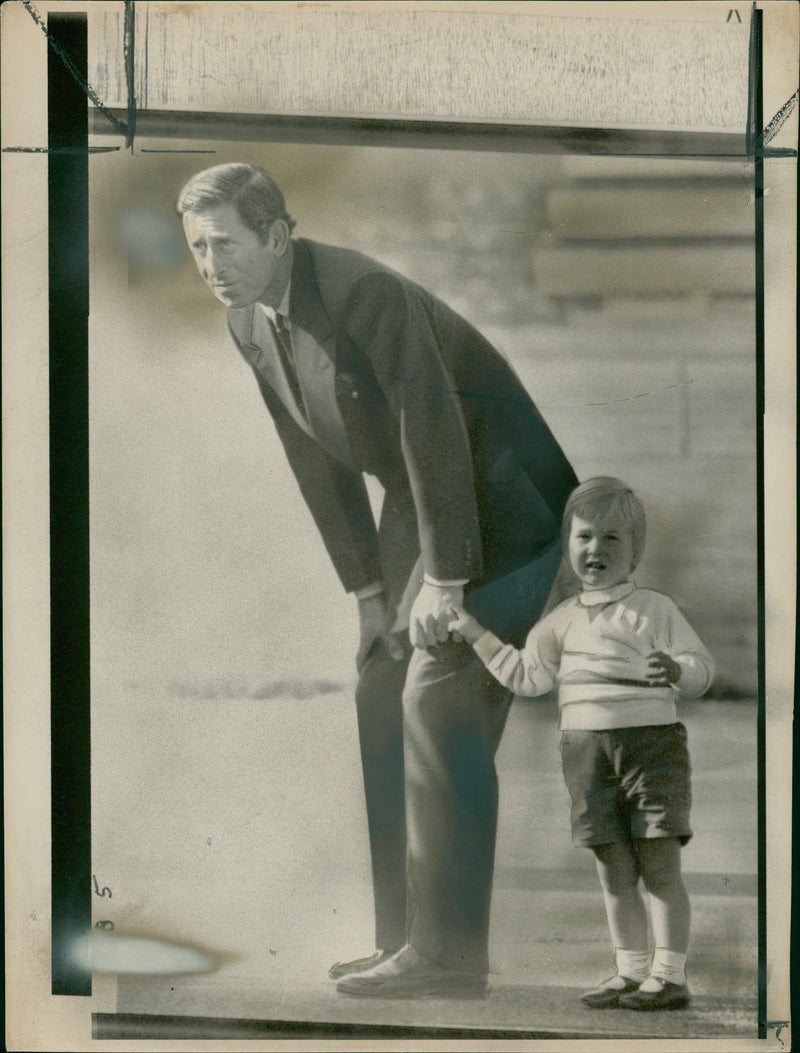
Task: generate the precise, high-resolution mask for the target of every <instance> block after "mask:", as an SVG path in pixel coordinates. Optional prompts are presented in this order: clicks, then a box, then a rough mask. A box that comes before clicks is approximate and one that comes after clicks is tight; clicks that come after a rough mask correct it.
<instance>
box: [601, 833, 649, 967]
mask: <svg viewBox="0 0 800 1053" xmlns="http://www.w3.org/2000/svg"><path fill="white" fill-rule="evenodd" d="M592 851H593V852H594V856H595V862H596V863H597V874H598V876H599V878H600V886H601V888H602V889H603V898H604V900H605V904H606V916H607V918H608V928H609V932H610V933H611V942H612V943H613V944H614V947H616V948H625V949H628V950H635V951H641V950H646V949H647V914H646V912H645V909H644V903H643V902H642V897H641V896H640V895H639V888H638V881H639V863H638V859H637V857H636V854H635V852H634V850H633V846H632V844H631V842H630V841H615V842H614V843H613V844H610V845H593V846H592Z"/></svg>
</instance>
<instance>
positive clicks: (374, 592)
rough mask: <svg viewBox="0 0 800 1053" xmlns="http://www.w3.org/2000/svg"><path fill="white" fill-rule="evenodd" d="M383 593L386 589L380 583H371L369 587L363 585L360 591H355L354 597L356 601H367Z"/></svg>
mask: <svg viewBox="0 0 800 1053" xmlns="http://www.w3.org/2000/svg"><path fill="white" fill-rule="evenodd" d="M385 591H386V587H385V585H384V584H383V582H382V581H373V582H372V584H371V585H365V586H364V587H363V588H362V589H356V591H355V597H356V599H357V600H369V599H371V598H372V597H373V596H379V595H380V594H381V593H382V592H385Z"/></svg>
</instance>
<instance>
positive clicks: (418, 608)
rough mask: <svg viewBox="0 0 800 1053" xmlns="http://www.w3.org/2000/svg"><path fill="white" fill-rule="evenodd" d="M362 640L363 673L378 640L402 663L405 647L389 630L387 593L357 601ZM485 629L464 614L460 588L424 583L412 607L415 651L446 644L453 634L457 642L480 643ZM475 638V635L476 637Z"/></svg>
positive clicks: (358, 661)
mask: <svg viewBox="0 0 800 1053" xmlns="http://www.w3.org/2000/svg"><path fill="white" fill-rule="evenodd" d="M358 613H359V630H360V639H359V647H358V654H357V655H356V666H357V667H358V669H359V670H360V669H361V667H362V666H363V664H364V662H365V660H366V658H367V655H368V654H369V652H370V650H371V649H372V647H373V645H374V644H375V641H376V640H377V639H379V638H380V639H382V640H383V641H384V643H385V645H386V649H387V651H388V652H389V655H390V656H391V657H392V658H394V659H396V660H399V659H401V658H402V657H403V654H404V652H403V647H402V644H401V643H400V641H399V640H398V638H397V637H396V636H395V635H393V634H392V633H391V632H390V630H389V624H388V611H387V607H386V597H385V595H384V593H378V595H376V596H369V597H367V598H366V599H363V600H359V601H358ZM482 632H483V629H481V627H480V626H479V625H478V623H477V622H476V621H475V619H474V618H473V617H472V616H471V615H469V614H467V612H466V611H465V610H464V588H463V586H461V585H433V584H432V583H430V582H427V581H425V582H423V584H422V587H421V588H420V590H419V593H418V594H417V598H416V599H415V600H414V603H413V605H412V607H411V615H410V618H409V635H410V638H411V643H412V645H413V646H414V647H417V648H420V649H424V648H426V647H435V646H436V644H441V643H444V642H445V641H446V640H447V639H448V638H449V637H450V635H451V634H452V636H453V639H454V640H457V641H461V640H467V641H468V642H470V643H472V642H473V639H474V640H477V638H478V636H480V635H481V633H482ZM473 634H474V635H473Z"/></svg>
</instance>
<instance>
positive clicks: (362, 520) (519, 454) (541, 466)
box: [228, 238, 576, 591]
mask: <svg viewBox="0 0 800 1053" xmlns="http://www.w3.org/2000/svg"><path fill="white" fill-rule="evenodd" d="M292 244H293V251H294V259H293V268H292V277H291V289H290V302H289V317H290V319H291V323H292V332H293V339H294V342H295V354H296V357H298V351H299V353H300V354H302V352H303V347H302V344H303V341H310V342H311V343H310V344H309V346H313V347H315V348H316V349H317V359H318V362H317V364H316V365H315V366H314V368H315V369H318V370H319V374H320V378H321V382H324V383H325V384H326V385H327V390H328V391H329V392H330V399H331V400H333V401H335V403H336V405H335V406H334V405H331V417H332V419H333V417H335V418H336V419H337V420H338V421H339V423H340V428H341V425H343V426H344V430H345V433H346V436H347V440H348V446H349V450H348V452H349V455H350V456H349V457H348V456H347V454H344V455H342V456H335V455H334V453H332V452H331V447H330V444H329V445H328V449H325V448H323V446H322V445H321V444H320V442H317V441H316V440H315V438H314V437H313V436H312V435H309V434H308V431H307V430H306V429H304V428H303V427H302V426H301V423H300V422H299V421H298V418H297V414H296V413H293V412H292V411H291V408H290V407H287V404H286V402H285V400H284V399H282V398H281V396H280V394H279V390H278V386H277V385H273V384H271V383H269V382H268V380H267V379H265V377H264V375H263V373H262V371H258V370H256V371H255V373H256V379H257V380H258V383H259V386H260V388H261V392H262V396H263V398H264V401H265V403H266V405H267V407H268V409H269V411H270V413H271V414H272V416H273V418H274V421H275V425H276V427H277V430H278V434H279V436H280V438H281V441H282V443H283V445H284V448H285V450H286V454H287V457H288V459H289V462H290V464H291V467H292V469H293V471H294V474H295V476H296V477H297V480H298V483H299V485H300V488H301V490H302V493H303V495H304V497H305V500H306V502H307V503H308V506H309V508H310V510H311V513H312V515H313V517H314V519H315V521H316V524H317V526H318V528H319V531H320V533H321V535H322V538H323V541H324V543H325V545H326V547H327V550H328V552H329V554H330V557H331V559H332V561H333V563H334V566H335V568H336V570H337V573H338V575H339V577H340V578H341V580H342V583H343V585H344V587H345V588H346V589H347V590H348V591H354V590H356V589H359V588H361V587H363V586H365V585H367V584H369V583H371V582H373V581H376V580H379V579H381V578H383V577H385V575H386V567H385V565H382V560H381V551H380V546H379V539H378V531H377V529H376V526H375V522H374V519H373V516H372V512H371V508H370V504H369V500H368V496H367V491H366V488H365V485H364V481H363V477H362V472H367V473H371V474H374V475H375V476H377V478H378V479H379V480H380V481H381V483H382V484H383V486H384V487H385V489H386V491H387V495H388V496H387V500H386V502H385V510H384V514H386V507H389V508H391V507H396V508H406V509H410V510H411V514H412V515H413V516H415V519H416V524H415V530H414V533H415V534H416V537H415V538H414V541H415V543H416V544H418V546H419V548H418V551H421V554H422V563H423V566H424V570H425V571H427V572H428V573H429V574H431V575H433V576H434V577H436V578H439V579H443V580H447V579H458V578H465V579H469V582H470V586H469V587H470V588H476V587H479V586H481V585H482V584H485V583H486V582H489V581H492V580H495V579H497V578H499V577H502V576H504V575H507V574H508V573H509V572H510V571H512V570H513V569H514V568H517V567H520V566H522V565H524V564H527V563H530V562H531V561H532V560H533V559H535V558H536V557H537V556H539V555H540V554H541V553H543V552H544V551H545V550H546V549H547V548H548V547H549V546H551V545H552V543H553V541H554V540H555V539H556V538H557V537H558V533H559V528H560V521H561V514H562V511H563V507H564V503H565V501H566V498H567V496H568V494H569V492H570V490H571V489H572V488H573V487H574V486H575V484H576V478H575V475H574V473H573V471H572V469H571V467H570V465H569V463H568V462H567V460H566V458H565V456H564V454H563V452H562V451H561V449H560V447H559V446H558V444H557V442H556V441H555V439H554V438H553V436H552V434H551V432H550V430H549V428H548V427H547V425H546V424H545V422H544V420H543V419H542V417H541V415H540V414H539V412H538V410H537V409H536V407H535V405H534V404H533V402H532V400H531V398H530V396H529V395H528V394H527V392H526V391H525V389H524V387H523V386H522V384H521V382H520V381H519V379H518V377H517V376H516V374H515V373H514V371H513V369H512V368H511V366H510V365H509V363H508V362H507V361H506V359H505V358H504V357H503V356H502V355H500V354H499V353H498V352H497V351H496V350H495V349H494V348H493V347H492V345H491V344H490V343H489V342H488V341H487V340H486V339H485V338H484V337H483V336H482V335H481V334H480V333H479V332H478V331H477V330H476V329H474V328H473V327H472V326H471V325H470V324H469V323H468V322H466V321H465V320H464V319H463V318H462V317H461V316H460V315H458V314H457V313H456V312H455V311H453V310H452V309H451V308H449V307H448V306H447V305H446V304H444V303H443V302H442V301H440V300H439V299H437V298H436V297H435V296H432V295H431V294H430V293H429V292H427V291H426V290H425V289H423V288H421V287H420V286H419V285H417V284H416V283H414V282H412V281H410V280H408V279H407V278H405V277H403V276H402V275H400V274H398V273H396V272H394V271H392V270H391V269H390V268H388V267H385V266H383V265H382V264H380V263H378V262H376V261H375V260H372V259H369V258H368V257H366V256H363V255H362V254H360V253H357V252H353V251H351V250H348V249H341V248H334V247H331V246H327V245H321V244H318V243H316V242H313V241H309V240H307V239H304V238H301V239H295V240H293V242H292ZM256 318H257V316H256V315H255V309H254V307H253V305H251V306H249V307H244V308H239V309H234V310H231V311H230V312H229V316H228V323H229V328H230V331H231V333H232V335H233V338H234V340H235V342H236V343H237V345H238V346H239V348H240V350H241V349H242V348H244V347H246V346H247V345H252V344H253V343H254V342H255V337H254V324H255V320H256ZM298 343H299V344H300V347H299V348H298Z"/></svg>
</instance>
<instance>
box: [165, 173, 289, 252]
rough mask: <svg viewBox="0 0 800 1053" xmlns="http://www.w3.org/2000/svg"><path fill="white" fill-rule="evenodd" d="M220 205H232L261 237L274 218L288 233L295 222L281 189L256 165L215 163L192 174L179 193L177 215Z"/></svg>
mask: <svg viewBox="0 0 800 1053" xmlns="http://www.w3.org/2000/svg"><path fill="white" fill-rule="evenodd" d="M220 205H233V206H234V207H235V208H236V211H237V212H238V213H239V218H240V219H241V221H242V223H244V225H245V226H246V227H249V229H250V230H252V231H254V232H255V233H256V234H258V236H259V237H260V238H264V237H265V236H266V232H267V228H268V227H269V226H270V224H272V223H274V222H275V220H276V219H282V220H283V221H284V222H285V223H286V225H287V226H288V227H289V233H291V232H292V231H293V230H294V228H295V227H296V226H297V223H296V221H295V220H294V219H292V217H291V216H290V215H289V213H288V212H287V211H286V202H285V201H284V198H283V193H282V192H281V188H280V187H279V186H278V184H277V183H276V182H275V180H274V179H273V178H272V176H270V175H268V173H267V172H265V171H264V169H263V168H259V167H258V165H245V164H227V165H214V167H213V168H206V169H205V170H204V171H202V172H198V173H197V175H194V176H192V178H191V179H190V180H189V182H188V183H187V184H186V185H185V186H184V188H183V190H181V192H180V195H179V196H178V202H177V206H176V207H177V209H178V214H179V215H180V216H185V215H186V213H187V212H207V211H208V210H209V209H212V208H218V207H219V206H220Z"/></svg>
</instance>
